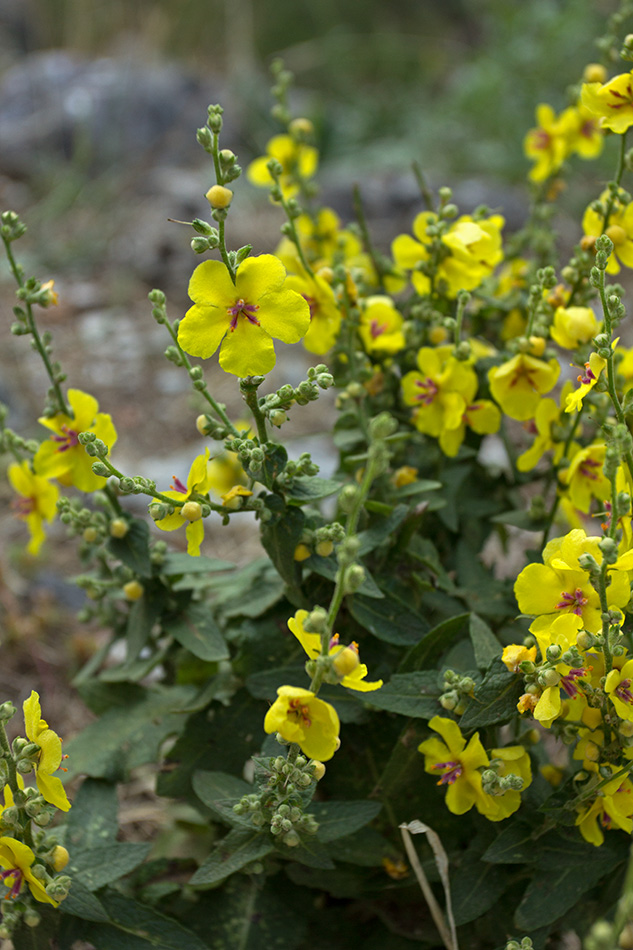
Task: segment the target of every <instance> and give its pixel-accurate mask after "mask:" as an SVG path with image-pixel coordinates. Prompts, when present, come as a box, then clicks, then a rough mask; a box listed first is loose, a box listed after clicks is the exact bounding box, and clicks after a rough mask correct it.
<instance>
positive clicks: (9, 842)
mask: <svg viewBox="0 0 633 950" xmlns="http://www.w3.org/2000/svg"><path fill="white" fill-rule="evenodd" d="M34 861H35V855H34V853H33V852H32V851H31V849H30V848H29V846H28V845H26V844H23V843H22V842H21V841H16V839H15V838H8V837H2V838H0V867H3V868H4V871H0V880H1V881H2V883H3V884H4V886H5V887H8V888H9V893H8V894H7V895H6V898H8V899H9V900H15V899H16V898H17V897H18V896H19V894H20V891H21V890H22V885H23V883H24V882H25V881H26V883H27V885H28V888H29V890H30V892H31V894H32V895H33V897H34V898H35V900H36V901H39V902H40V904H52V905H53V907H57V906H58V902H57V901H54V900H53V898H52V897H49V896H48V894H47V893H46V891H45V889H44V885H43V884H42V882H41V881H39V880H38V879H37V878H36V877H35V875H34V874H33V872H32V870H31V867H32V865H33V862H34Z"/></svg>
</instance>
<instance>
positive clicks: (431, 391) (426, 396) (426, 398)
mask: <svg viewBox="0 0 633 950" xmlns="http://www.w3.org/2000/svg"><path fill="white" fill-rule="evenodd" d="M415 385H416V386H418V387H419V388H420V389H424V390H426V392H423V393H420V395H419V396H416V397H415V398H416V399H417V400H418V401H419V402H423V403H424V405H425V406H430V405H431V403H432V402H433V400H434V399H435V397H436V396H437V394H438V392H439V389H438V387H437V386H436V384H435V383H434V382H433V380H432V379H430V378H429V377H428V376H427V377H426V379H417V380H416V382H415Z"/></svg>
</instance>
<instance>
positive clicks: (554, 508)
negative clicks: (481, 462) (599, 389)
mask: <svg viewBox="0 0 633 950" xmlns="http://www.w3.org/2000/svg"><path fill="white" fill-rule="evenodd" d="M583 410H584V406H581V407H580V409H579V410H578V412H577V414H576V418H575V420H574V423H573V425H572V427H571V429H570V430H569V432H568V433H567V438H566V439H565V445H564V446H563V454H562V456H561V459H560V462H562V461H563V459H566V458H567V456H568V454H569V449H570V447H571V443H572V441H573V438H574V435H575V434H576V429H577V428H578V426H579V424H580V420H581V418H582V414H583ZM560 462H559V464H558V466H557V467H556V469H554V468H552V469H551V472H550V476H549V478H548V482H547V484H546V486H545V492H547V491H548V489H549V486H550V485H551V482H552V480H553V479H554V478H556V477H557V475H558V472H559V471H560V467H561V466H560ZM559 502H560V494H559V492H558V487H557V488H556V494H555V495H554V501H553V502H552V507H551V508H550V511H549V515H548V516H547V521H546V523H545V527H544V529H543V542H542V544H541V547H542V548H544V547H545V545H546V544H547V540H548V538H549V533H550V531H551V530H552V525H553V524H554V518H555V516H556V512H557V510H558V504H559Z"/></svg>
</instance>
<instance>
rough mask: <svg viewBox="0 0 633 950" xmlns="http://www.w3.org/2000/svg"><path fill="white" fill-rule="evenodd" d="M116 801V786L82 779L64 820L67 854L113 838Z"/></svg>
mask: <svg viewBox="0 0 633 950" xmlns="http://www.w3.org/2000/svg"><path fill="white" fill-rule="evenodd" d="M118 811H119V802H118V798H117V791H116V785H114V784H112V783H111V782H104V781H103V780H102V779H93V778H87V779H84V781H83V783H82V784H81V786H80V788H79V790H78V792H77V794H76V795H75V797H74V799H73V807H72V808H71V809H70V811H69V812H68V817H67V819H66V845H67V847H68V850H69V851H70V852H73V851H87V850H89V849H90V848H96V847H99V846H103V845H104V844H105V843H106V842H109V841H114V840H115V839H116V836H117V833H118V830H119V822H118V818H117V815H118Z"/></svg>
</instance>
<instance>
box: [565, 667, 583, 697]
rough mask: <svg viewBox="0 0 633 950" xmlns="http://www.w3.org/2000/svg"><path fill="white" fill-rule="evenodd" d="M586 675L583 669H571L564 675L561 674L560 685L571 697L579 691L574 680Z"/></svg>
mask: <svg viewBox="0 0 633 950" xmlns="http://www.w3.org/2000/svg"><path fill="white" fill-rule="evenodd" d="M586 675H587V671H586V670H585V669H575V670H574V669H572V670H570V671H569V673H566V674H565V676H561V678H560V685H561V686H562V688H563V689H564V690H565V692H566V693H567V695H568V696H569V697H571V699H573V698H574V696H577V695H578V693H579V692H580V690H579V689H578V686H577V685H576V680H579V679H582V677H583V676H586Z"/></svg>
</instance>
